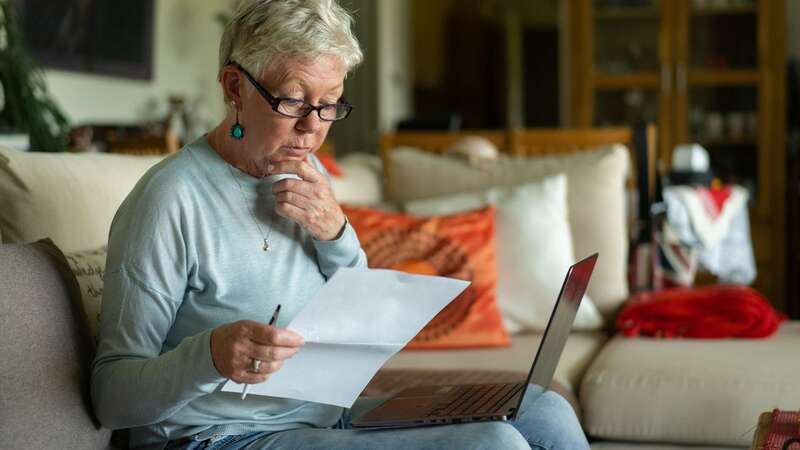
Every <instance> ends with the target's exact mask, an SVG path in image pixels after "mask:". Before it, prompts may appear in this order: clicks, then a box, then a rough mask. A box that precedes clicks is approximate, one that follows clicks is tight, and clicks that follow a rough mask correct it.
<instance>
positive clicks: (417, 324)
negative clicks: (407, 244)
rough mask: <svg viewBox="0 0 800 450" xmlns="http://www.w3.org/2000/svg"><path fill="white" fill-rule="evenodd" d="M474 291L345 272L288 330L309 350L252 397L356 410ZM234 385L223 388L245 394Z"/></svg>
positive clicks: (426, 280)
mask: <svg viewBox="0 0 800 450" xmlns="http://www.w3.org/2000/svg"><path fill="white" fill-rule="evenodd" d="M468 285H469V282H467V281H462V280H456V279H452V278H443V277H433V276H426V275H412V274H408V273H405V272H398V271H395V270H384V269H349V268H342V269H339V270H338V271H337V272H336V274H335V275H334V276H333V277H331V279H330V280H328V282H327V283H326V284H325V285H324V286H323V287H322V289H320V290H319V291H318V292H317V293H316V294H315V295H314V297H313V298H312V299H311V300H310V301H309V302H308V304H307V305H306V306H305V307H304V308H303V309H302V310H301V311H300V313H298V314H297V316H295V317H294V319H292V321H291V323H289V325H288V326H287V328H289V329H291V330H293V331H296V332H297V333H299V334H300V335H301V336H303V338H304V339H305V342H306V343H305V345H304V346H303V347H302V348H301V349H300V351H298V352H297V353H296V354H295V355H294V356H293V357H292V358H289V359H288V360H286V361H285V362H284V364H283V367H281V369H280V370H278V371H277V372H275V373H274V374H272V375H270V377H269V379H267V381H265V382H264V383H260V384H254V385H251V386H250V390H249V391H248V394H257V395H268V396H272V397H285V398H292V399H297V400H307V401H312V402H317V403H326V404H331V405H337V406H342V407H347V408H349V407H350V406H352V404H353V402H355V400H356V398H357V397H358V395H359V394H360V393H361V391H362V390H364V387H365V386H366V385H367V383H369V380H371V379H372V377H373V376H374V375H375V373H376V372H377V371H378V369H380V368H381V366H383V364H384V363H385V362H386V360H388V359H389V358H390V357H391V356H392V355H394V354H395V353H397V352H398V351H400V349H402V348H403V347H404V346H405V345H406V344H407V343H408V341H410V340H411V339H412V338H413V337H414V336H416V334H417V333H419V331H420V330H421V329H422V328H423V327H424V326H425V325H426V324H427V323H428V322H429V321H430V320H431V319H433V317H434V316H435V315H436V314H437V313H438V312H439V311H441V310H442V309H443V308H444V307H445V306H447V304H448V303H450V302H451V301H452V300H453V299H454V298H456V296H458V294H460V293H461V291H463V290H464V289H466V287H467V286H468ZM243 388H244V385H242V384H238V383H234V382H233V381H228V382H227V383H225V386H223V388H222V390H223V391H226V392H242V389H243Z"/></svg>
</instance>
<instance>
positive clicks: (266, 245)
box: [228, 165, 272, 252]
mask: <svg viewBox="0 0 800 450" xmlns="http://www.w3.org/2000/svg"><path fill="white" fill-rule="evenodd" d="M228 170H230V172H231V177H232V178H233V181H234V183H236V186H239V193H240V194H242V200H243V201H244V204H245V206H246V207H247V211H248V212H249V213H250V218H251V219H253V223H254V224H256V228H258V233H259V235H260V236H261V238H262V239H263V240H264V246H263V247H262V250H264V251H265V252H266V251H267V250H269V237H270V235H271V234H272V216H270V217H269V230H268V231H267V235H266V236H265V235H264V230H262V229H261V224H259V223H258V218H257V217H256V213H255V212H254V211H253V208H251V207H250V204H249V203H248V202H247V196H246V195H245V194H244V189H243V188H242V185H241V183H239V180H237V179H236V174H235V173H234V172H233V168H232V167H231V166H230V165H228Z"/></svg>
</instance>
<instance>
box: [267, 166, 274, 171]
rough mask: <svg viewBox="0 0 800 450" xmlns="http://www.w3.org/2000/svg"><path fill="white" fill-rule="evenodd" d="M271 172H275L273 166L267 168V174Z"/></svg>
mask: <svg viewBox="0 0 800 450" xmlns="http://www.w3.org/2000/svg"><path fill="white" fill-rule="evenodd" d="M273 170H275V166H273V165H272V164H270V165H268V166H267V172H272V171H273Z"/></svg>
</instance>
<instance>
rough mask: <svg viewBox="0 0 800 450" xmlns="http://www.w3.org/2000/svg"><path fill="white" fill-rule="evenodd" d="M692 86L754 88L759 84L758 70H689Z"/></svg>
mask: <svg viewBox="0 0 800 450" xmlns="http://www.w3.org/2000/svg"><path fill="white" fill-rule="evenodd" d="M687 79H688V81H689V84H690V85H692V86H753V85H757V84H758V82H759V79H760V77H759V73H758V71H757V70H755V69H752V70H747V69H745V70H731V69H726V70H689V75H688V77H687Z"/></svg>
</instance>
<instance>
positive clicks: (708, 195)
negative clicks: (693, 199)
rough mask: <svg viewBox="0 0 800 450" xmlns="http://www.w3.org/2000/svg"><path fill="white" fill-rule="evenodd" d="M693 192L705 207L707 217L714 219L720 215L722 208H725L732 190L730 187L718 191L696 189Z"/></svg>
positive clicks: (703, 188) (704, 188)
mask: <svg viewBox="0 0 800 450" xmlns="http://www.w3.org/2000/svg"><path fill="white" fill-rule="evenodd" d="M695 192H696V193H697V195H699V196H700V200H701V203H702V204H703V206H705V207H706V212H707V213H708V216H709V217H711V218H713V219H716V218H717V217H719V215H720V213H722V207H723V206H725V202H727V201H728V198H730V196H731V193H732V192H733V189H732V188H731V187H730V186H726V187H723V188H720V189H714V188H706V187H698V188H696V189H695Z"/></svg>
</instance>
